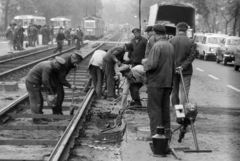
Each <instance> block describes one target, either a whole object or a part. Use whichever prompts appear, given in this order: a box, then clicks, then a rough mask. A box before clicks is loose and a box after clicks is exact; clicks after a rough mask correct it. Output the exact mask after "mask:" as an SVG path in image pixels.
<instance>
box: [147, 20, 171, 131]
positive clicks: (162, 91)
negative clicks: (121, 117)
mask: <svg viewBox="0 0 240 161" xmlns="http://www.w3.org/2000/svg"><path fill="white" fill-rule="evenodd" d="M165 34H166V28H165V27H164V26H162V25H160V24H157V25H154V26H153V35H154V37H155V39H156V42H155V44H154V45H153V47H152V49H151V51H150V52H149V54H148V56H147V60H146V61H145V62H144V63H143V64H144V70H145V71H146V75H147V89H148V101H147V108H148V115H149V118H150V130H151V135H155V134H156V132H157V126H163V127H164V128H165V129H168V131H169V130H170V94H171V91H172V85H173V75H174V71H175V69H174V49H173V46H172V44H170V43H169V42H168V41H167V39H166V38H165Z"/></svg>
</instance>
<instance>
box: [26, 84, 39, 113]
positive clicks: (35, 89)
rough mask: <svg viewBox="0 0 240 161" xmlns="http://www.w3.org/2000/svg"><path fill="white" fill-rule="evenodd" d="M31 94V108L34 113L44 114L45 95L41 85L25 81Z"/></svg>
mask: <svg viewBox="0 0 240 161" xmlns="http://www.w3.org/2000/svg"><path fill="white" fill-rule="evenodd" d="M25 84H26V88H27V91H28V95H29V101H30V108H31V112H32V114H43V111H42V110H43V96H42V93H41V87H39V86H37V85H35V84H33V83H31V82H29V81H28V80H26V82H25Z"/></svg>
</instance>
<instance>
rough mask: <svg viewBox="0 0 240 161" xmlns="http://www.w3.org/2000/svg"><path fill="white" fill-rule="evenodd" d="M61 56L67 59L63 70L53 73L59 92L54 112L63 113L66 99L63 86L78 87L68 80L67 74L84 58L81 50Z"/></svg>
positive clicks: (55, 85) (62, 67)
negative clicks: (63, 104)
mask: <svg viewBox="0 0 240 161" xmlns="http://www.w3.org/2000/svg"><path fill="white" fill-rule="evenodd" d="M61 58H63V59H64V60H65V64H64V65H62V66H61V72H54V73H53V75H52V77H51V78H52V79H51V80H52V82H53V84H54V87H55V91H56V93H57V101H56V105H55V106H54V107H53V108H52V111H53V114H60V115H62V114H63V113H62V103H63V100H64V96H65V92H64V89H63V86H65V87H68V88H71V89H72V90H76V89H77V87H76V86H75V85H71V84H70V83H69V82H68V81H67V80H66V76H67V75H68V73H69V72H70V70H71V69H73V68H76V66H77V64H79V63H80V62H81V61H82V60H83V58H82V56H81V53H80V52H74V53H67V54H63V55H61Z"/></svg>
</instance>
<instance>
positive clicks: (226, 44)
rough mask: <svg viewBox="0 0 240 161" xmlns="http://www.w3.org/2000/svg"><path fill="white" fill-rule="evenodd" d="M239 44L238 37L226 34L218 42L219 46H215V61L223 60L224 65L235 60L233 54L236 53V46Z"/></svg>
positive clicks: (239, 38)
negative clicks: (226, 35) (225, 36)
mask: <svg viewBox="0 0 240 161" xmlns="http://www.w3.org/2000/svg"><path fill="white" fill-rule="evenodd" d="M239 45H240V37H237V36H228V37H227V38H224V39H223V41H222V42H221V43H220V47H219V48H217V50H216V53H217V57H216V62H217V63H220V62H223V64H224V65H226V64H227V63H228V62H233V61H234V60H235V56H234V55H235V54H236V53H237V48H238V46H239Z"/></svg>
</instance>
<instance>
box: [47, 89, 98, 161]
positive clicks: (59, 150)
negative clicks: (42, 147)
mask: <svg viewBox="0 0 240 161" xmlns="http://www.w3.org/2000/svg"><path fill="white" fill-rule="evenodd" d="M93 96H94V89H91V90H89V91H88V93H87V95H86V97H85V99H84V100H83V102H82V103H81V105H80V106H79V108H78V110H77V112H76V114H75V115H74V117H73V119H72V120H71V122H70V123H69V125H68V127H67V129H66V130H65V132H64V134H63V135H62V137H61V138H60V140H59V141H58V143H57V145H56V146H55V148H54V149H53V151H52V153H51V155H50V157H49V158H48V161H62V160H64V159H66V158H63V154H64V151H65V149H66V148H67V144H68V142H69V140H70V138H71V137H72V134H73V133H74V131H75V129H76V127H77V126H78V124H79V122H80V120H81V118H82V116H83V113H84V111H85V110H86V108H87V107H88V106H89V104H90V102H91V100H92V98H93Z"/></svg>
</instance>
